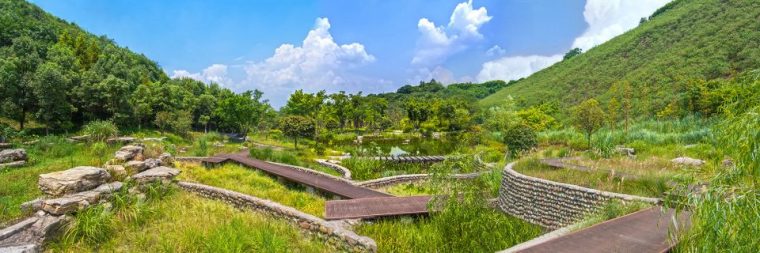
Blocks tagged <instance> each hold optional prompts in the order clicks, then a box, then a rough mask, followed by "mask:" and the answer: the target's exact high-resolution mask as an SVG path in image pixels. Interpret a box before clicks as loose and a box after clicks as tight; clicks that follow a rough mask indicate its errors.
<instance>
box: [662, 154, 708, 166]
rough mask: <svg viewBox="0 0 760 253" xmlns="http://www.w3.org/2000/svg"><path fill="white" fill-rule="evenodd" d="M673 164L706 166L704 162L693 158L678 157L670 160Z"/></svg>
mask: <svg viewBox="0 0 760 253" xmlns="http://www.w3.org/2000/svg"><path fill="white" fill-rule="evenodd" d="M670 161H671V162H672V163H675V164H679V165H690V166H702V165H703V164H705V161H704V160H699V159H695V158H691V157H686V156H682V157H678V158H675V159H673V160H670Z"/></svg>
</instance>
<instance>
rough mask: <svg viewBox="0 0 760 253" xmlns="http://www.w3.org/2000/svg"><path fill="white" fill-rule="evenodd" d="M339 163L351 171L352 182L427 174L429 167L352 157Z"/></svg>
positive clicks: (420, 164)
mask: <svg viewBox="0 0 760 253" xmlns="http://www.w3.org/2000/svg"><path fill="white" fill-rule="evenodd" d="M340 163H341V165H343V166H344V167H346V168H348V169H349V170H350V171H351V177H352V178H353V179H354V180H370V179H375V178H381V177H389V176H395V175H403V174H420V173H427V169H428V168H429V167H430V165H427V164H422V163H398V162H386V161H379V160H373V159H366V158H354V157H352V158H348V159H343V160H342V161H341V162H340Z"/></svg>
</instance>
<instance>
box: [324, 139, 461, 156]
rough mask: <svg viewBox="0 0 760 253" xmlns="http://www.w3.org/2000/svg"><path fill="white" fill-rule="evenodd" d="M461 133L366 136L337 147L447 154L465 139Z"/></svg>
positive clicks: (372, 152) (373, 152)
mask: <svg viewBox="0 0 760 253" xmlns="http://www.w3.org/2000/svg"><path fill="white" fill-rule="evenodd" d="M461 139H462V138H461V137H460V136H459V135H453V134H449V135H444V136H441V137H440V138H438V139H434V138H429V137H428V138H425V137H409V138H386V137H371V136H364V137H363V140H362V143H360V144H359V143H355V142H353V141H345V142H340V143H337V144H336V145H335V147H337V148H339V149H342V150H345V151H349V152H351V153H354V154H361V155H390V156H399V155H446V154H450V153H452V152H454V151H455V150H456V149H457V148H458V147H459V146H461V145H462V143H463V142H464V141H462V140H461Z"/></svg>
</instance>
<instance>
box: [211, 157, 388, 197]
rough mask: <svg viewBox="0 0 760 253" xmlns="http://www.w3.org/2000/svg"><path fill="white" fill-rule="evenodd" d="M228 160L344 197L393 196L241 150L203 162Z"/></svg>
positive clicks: (214, 162)
mask: <svg viewBox="0 0 760 253" xmlns="http://www.w3.org/2000/svg"><path fill="white" fill-rule="evenodd" d="M226 161H234V162H237V163H239V164H242V165H244V166H247V167H251V168H255V169H259V170H261V171H264V172H266V173H269V174H271V175H274V176H278V177H282V178H284V179H286V180H288V181H293V182H296V183H300V184H303V185H306V186H311V187H314V188H316V189H319V190H321V191H324V192H328V193H331V194H335V195H338V196H340V197H343V198H348V199H357V198H371V197H392V195H389V194H387V193H382V192H379V191H375V190H372V189H369V188H364V187H360V186H355V185H353V184H351V183H349V182H348V181H340V180H336V179H334V178H330V177H327V176H323V175H319V174H315V173H308V172H305V171H302V170H297V169H294V168H291V167H288V166H283V165H278V164H273V163H268V162H265V161H262V160H256V159H252V158H250V157H248V154H247V152H241V153H237V154H221V155H217V156H214V157H210V158H208V159H204V161H203V162H204V164H207V165H212V164H218V163H222V162H226Z"/></svg>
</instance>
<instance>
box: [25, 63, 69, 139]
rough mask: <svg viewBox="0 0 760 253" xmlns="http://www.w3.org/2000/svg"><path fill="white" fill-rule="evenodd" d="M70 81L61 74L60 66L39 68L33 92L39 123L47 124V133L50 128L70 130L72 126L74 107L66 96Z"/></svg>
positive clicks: (36, 117) (46, 64) (45, 65)
mask: <svg viewBox="0 0 760 253" xmlns="http://www.w3.org/2000/svg"><path fill="white" fill-rule="evenodd" d="M69 84H70V80H69V79H68V78H67V77H66V76H64V74H63V73H61V69H60V67H59V66H58V64H55V63H52V62H48V63H45V64H42V65H41V66H40V67H39V68H37V71H36V74H35V78H34V81H33V83H32V90H33V93H34V95H35V97H36V99H37V108H38V110H37V112H36V113H35V114H34V116H35V119H36V120H37V121H38V122H41V123H44V124H45V133H49V130H50V128H54V129H59V128H68V127H70V126H71V112H72V111H73V110H74V107H73V106H72V105H71V104H69V100H68V97H67V94H66V91H67V90H68V88H67V87H69Z"/></svg>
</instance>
